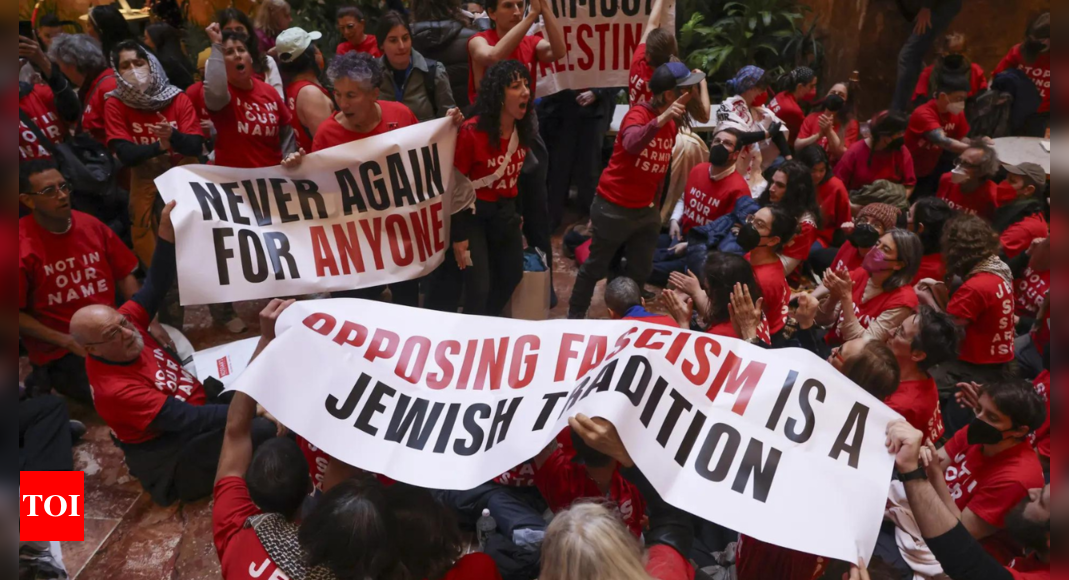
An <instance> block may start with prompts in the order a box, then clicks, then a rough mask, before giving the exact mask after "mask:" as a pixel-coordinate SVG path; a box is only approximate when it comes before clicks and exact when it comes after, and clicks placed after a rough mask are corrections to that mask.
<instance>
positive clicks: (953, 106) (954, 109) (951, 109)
mask: <svg viewBox="0 0 1069 580" xmlns="http://www.w3.org/2000/svg"><path fill="white" fill-rule="evenodd" d="M947 112H948V113H950V114H951V115H960V114H962V113H964V112H965V101H962V102H960V103H950V104H949V105H947Z"/></svg>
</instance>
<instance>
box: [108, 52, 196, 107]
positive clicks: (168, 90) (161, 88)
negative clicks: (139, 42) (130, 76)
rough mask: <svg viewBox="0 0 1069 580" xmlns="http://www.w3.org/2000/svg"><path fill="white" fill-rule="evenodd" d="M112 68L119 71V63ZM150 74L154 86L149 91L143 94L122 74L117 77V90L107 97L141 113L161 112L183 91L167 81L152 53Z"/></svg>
mask: <svg viewBox="0 0 1069 580" xmlns="http://www.w3.org/2000/svg"><path fill="white" fill-rule="evenodd" d="M111 65H112V67H113V68H114V69H115V70H116V71H118V70H119V63H118V62H112V63H111ZM148 66H149V74H150V75H151V77H152V86H150V87H149V88H148V90H147V91H145V92H141V90H139V89H138V88H137V87H135V86H133V85H131V84H130V83H129V82H127V81H126V79H124V78H123V76H122V75H121V74H116V75H115V83H116V85H117V86H116V88H115V90H114V91H111V92H110V93H108V94H107V95H106V97H107V98H112V97H114V98H117V99H119V100H120V101H122V102H123V104H124V105H126V106H127V107H130V108H131V109H138V110H140V111H159V110H160V109H163V108H165V107H167V106H168V105H170V104H171V101H173V100H174V99H175V97H177V96H178V95H179V94H180V93H181V92H182V91H181V89H179V88H178V87H176V86H174V85H172V84H171V82H170V81H169V80H168V79H167V73H166V72H164V70H163V66H162V65H161V64H160V61H158V60H156V57H155V56H154V55H153V54H152V53H148Z"/></svg>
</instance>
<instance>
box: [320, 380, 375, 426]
mask: <svg viewBox="0 0 1069 580" xmlns="http://www.w3.org/2000/svg"><path fill="white" fill-rule="evenodd" d="M370 383H371V377H369V376H368V375H366V374H362V375H360V378H359V379H357V381H356V384H355V385H353V388H352V390H350V391H349V396H348V397H347V398H346V399H345V404H344V405H342V406H341V407H339V406H338V403H339V402H340V401H339V400H338V398H337V397H335V396H334V395H328V396H327V412H328V413H330V414H331V416H333V417H334V418H335V419H340V420H342V421H348V420H349V417H352V416H353V411H355V410H356V405H357V403H359V402H360V399H362V398H364V391H366V390H367V386H368V384H370Z"/></svg>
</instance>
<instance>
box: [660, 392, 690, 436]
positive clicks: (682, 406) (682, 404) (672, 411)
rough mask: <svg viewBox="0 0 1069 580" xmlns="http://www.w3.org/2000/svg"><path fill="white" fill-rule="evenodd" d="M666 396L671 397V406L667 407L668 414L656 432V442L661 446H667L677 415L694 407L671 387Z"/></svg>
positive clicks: (677, 419)
mask: <svg viewBox="0 0 1069 580" xmlns="http://www.w3.org/2000/svg"><path fill="white" fill-rule="evenodd" d="M668 396H669V398H671V399H672V406H671V407H669V408H668V415H667V416H666V417H665V418H664V424H663V425H661V431H660V433H658V434H657V442H658V443H660V444H661V447H663V448H667V447H668V440H669V439H671V438H672V431H675V429H676V423H678V422H679V417H680V416H681V415H683V412H684V411H690V410H691V409H693V408H694V405H693V404H691V402H690V401H688V400H687V399H686V397H684V396H683V395H682V394H680V392H679V391H677V390H675V389H672V392H670V393H668Z"/></svg>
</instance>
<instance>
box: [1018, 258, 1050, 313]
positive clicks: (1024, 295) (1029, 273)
mask: <svg viewBox="0 0 1069 580" xmlns="http://www.w3.org/2000/svg"><path fill="white" fill-rule="evenodd" d="M1014 284H1015V285H1016V287H1017V288H1016V290H1017V291H1016V292H1014V296H1015V300H1016V305H1017V309H1016V312H1017V316H1020V317H1022V318H1036V317H1037V316H1039V311H1040V310H1041V309H1042V308H1043V300H1044V299H1046V297H1047V294H1048V293H1049V292H1050V270H1046V271H1044V272H1036V271H1035V270H1033V269H1032V268H1026V269H1025V271H1024V275H1023V276H1022V277H1021V278H1019V279H1017V280H1015V281H1014Z"/></svg>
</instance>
